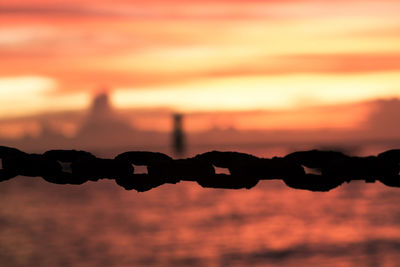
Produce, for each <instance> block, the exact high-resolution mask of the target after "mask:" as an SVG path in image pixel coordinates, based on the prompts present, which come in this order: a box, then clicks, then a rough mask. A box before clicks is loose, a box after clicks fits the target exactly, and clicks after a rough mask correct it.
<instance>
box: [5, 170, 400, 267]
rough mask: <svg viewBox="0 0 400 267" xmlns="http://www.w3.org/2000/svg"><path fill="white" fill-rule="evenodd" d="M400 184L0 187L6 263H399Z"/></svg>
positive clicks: (22, 180)
mask: <svg viewBox="0 0 400 267" xmlns="http://www.w3.org/2000/svg"><path fill="white" fill-rule="evenodd" d="M398 203H400V188H398V189H396V188H389V187H386V186H384V185H382V184H380V183H378V182H377V183H375V184H366V183H364V182H352V183H350V184H344V185H342V186H341V187H339V188H337V189H335V190H332V191H330V192H328V193H313V192H308V191H301V190H294V189H290V188H288V187H286V186H285V185H284V184H283V183H282V182H280V181H262V182H260V183H259V184H258V185H257V186H256V187H255V188H253V189H251V190H220V189H203V188H201V187H200V186H198V185H197V184H195V183H190V182H182V183H180V184H177V185H163V186H161V187H159V188H156V189H153V190H151V191H149V192H146V193H137V192H135V191H125V190H124V189H122V188H121V187H119V186H117V185H116V184H115V183H114V182H113V181H110V180H104V181H101V182H97V183H96V182H88V183H86V184H84V185H81V186H72V185H67V186H65V185H64V186H63V185H53V184H49V183H47V182H45V181H43V180H41V179H39V178H26V177H18V178H16V179H12V180H9V181H6V182H2V183H0V266H310V265H312V266H398V262H400V206H399V204H398Z"/></svg>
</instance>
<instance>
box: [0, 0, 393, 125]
mask: <svg viewBox="0 0 400 267" xmlns="http://www.w3.org/2000/svg"><path fill="white" fill-rule="evenodd" d="M399 13H400V2H399V1H394V0H380V1H378V0H366V1H360V0H347V1H344V0H340V1H320V0H309V1H306V0H299V1H294V0H286V1H239V0H237V1H178V0H175V1H170V0H165V1H125V0H113V1H105V0H100V1H92V0H90V1H77V0H71V1H54V0H53V1H45V0H30V1H3V2H1V3H0V118H9V117H16V116H26V115H30V114H38V113H43V112H51V111H59V110H70V109H74V110H76V109H82V108H85V107H87V106H88V105H89V102H90V99H91V96H92V94H93V92H94V91H95V90H98V88H99V87H101V86H108V87H110V88H112V90H110V94H111V98H112V102H113V103H114V105H115V106H117V107H120V108H129V107H136V108H160V107H166V108H170V109H171V110H179V111H182V112H200V111H206V112H210V111H221V110H222V111H226V110H230V111H249V110H250V111H251V110H263V109H265V110H275V111H282V110H296V109H299V108H307V107H310V106H311V107H312V106H324V105H338V104H346V103H352V102H360V101H367V100H372V99H377V98H391V97H400V35H399V32H400V16H399V15H398V14H399ZM304 114H305V115H304V117H303V118H302V120H303V121H309V123H310V124H313V123H314V124H315V123H320V121H321V120H316V119H312V118H311V117H313V116H316V115H315V114H314V115H313V114H310V113H307V112H305V113H304ZM341 116H343V115H341ZM351 116H353V117H355V118H354V121H357V120H359V118H358V117H357V116H359V112H358V113H357V112H355V113H352V114H351V113H350V114H347V116H346V117H347V118H346V119H347V121H348V117H351ZM316 117H318V116H316ZM356 117H357V118H356ZM340 118H341V117H340V116H339V117H338V119H339V120H340ZM342 118H343V117H342ZM296 120H298V118H295V117H294V118H293V119H292V122H295V121H296ZM253 121H254V124H257V120H256V119H254V120H253ZM289 122H290V120H289ZM276 123H279V122H276ZM344 124H345V123H344Z"/></svg>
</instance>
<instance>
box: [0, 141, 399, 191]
mask: <svg viewBox="0 0 400 267" xmlns="http://www.w3.org/2000/svg"><path fill="white" fill-rule="evenodd" d="M0 159H1V160H2V169H0V181H4V180H8V179H11V178H13V177H16V176H18V175H22V176H29V177H42V178H43V179H44V180H46V181H48V182H51V183H56V184H82V183H85V182H87V181H98V180H99V179H113V180H115V181H116V183H117V184H118V185H120V186H122V187H124V188H125V189H127V190H131V189H135V190H137V191H139V192H144V191H147V190H150V189H152V188H155V187H157V186H160V185H162V184H165V183H172V184H176V183H178V182H180V181H195V182H197V183H198V184H199V185H201V186H202V187H212V188H227V189H240V188H247V189H250V188H252V187H254V186H255V185H256V184H257V183H258V181H259V180H272V179H282V180H283V181H284V182H285V184H286V185H288V186H290V187H292V188H296V189H307V190H311V191H329V190H331V189H333V188H335V187H338V186H339V185H341V184H342V183H344V182H350V181H351V180H365V181H366V182H375V181H376V180H378V181H380V182H382V183H383V184H385V185H387V186H394V187H400V177H399V171H400V165H399V164H400V150H389V151H386V152H383V153H381V154H379V155H377V156H369V157H351V156H347V155H345V154H343V153H341V152H335V151H319V150H310V151H299V152H294V153H291V154H288V155H286V156H285V157H274V158H271V159H269V158H259V157H256V156H253V155H250V154H245V153H238V152H219V151H212V152H207V153H203V154H199V155H197V156H195V157H192V158H186V159H173V158H171V157H169V156H167V155H165V154H162V153H157V152H144V151H130V152H125V153H122V154H119V155H118V156H116V157H115V158H114V159H103V158H98V157H96V156H94V155H93V154H91V153H89V152H86V151H77V150H49V151H47V152H45V153H43V154H28V153H25V152H22V151H20V150H18V149H15V148H10V147H5V146H0ZM135 166H146V167H147V173H146V174H139V173H135ZM215 167H220V168H227V169H228V170H229V174H222V173H216V171H215ZM306 170H307V172H306ZM309 170H314V171H313V173H309Z"/></svg>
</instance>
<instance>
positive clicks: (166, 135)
mask: <svg viewBox="0 0 400 267" xmlns="http://www.w3.org/2000/svg"><path fill="white" fill-rule="evenodd" d="M399 11H400V2H399V1H396V0H380V1H378V0H365V1H361V0H347V1H344V0H339V1H323V0H285V1H275V0H270V1H259V0H250V1H240V0H234V1H225V0H217V1H208V0H205V1H204V0H203V1H181V0H164V1H157V0H150V1H145V2H144V1H136V0H133V1H127V0H113V1H109V0H100V1H99V0H97V1H92V0H86V1H77V0H69V1H47V0H26V1H3V2H1V3H0V145H6V146H13V147H17V148H19V149H22V150H24V151H27V152H39V153H41V152H44V151H46V150H47V149H54V148H60V149H85V150H89V151H91V152H93V153H94V154H95V155H97V156H101V157H114V156H115V155H117V154H118V153H121V152H124V151H127V150H148V151H159V152H164V153H167V154H169V155H172V156H174V157H189V156H193V155H195V154H197V153H202V152H206V151H209V150H214V149H216V150H222V151H230V150H233V151H239V152H245V153H251V154H254V155H256V156H260V157H272V156H283V155H285V154H287V153H290V152H292V151H295V150H300V149H313V148H318V149H334V150H340V151H343V152H345V153H348V154H351V155H370V154H376V153H379V152H382V151H383V150H386V149H389V148H396V147H400V126H399V123H398V121H399V114H400V36H399V32H400V17H399V16H398V13H399ZM398 190H399V189H396V188H388V187H385V186H383V185H382V184H379V183H378V182H377V183H375V184H365V183H363V182H351V183H350V184H345V185H342V186H341V187H339V188H337V189H335V190H333V191H331V192H328V193H311V192H307V191H298V190H294V189H290V188H287V187H285V186H284V185H282V183H281V182H279V181H263V182H260V183H259V184H258V185H257V186H256V187H255V188H253V189H251V190H217V189H202V188H200V187H199V186H198V185H197V184H194V183H190V182H182V183H180V184H177V185H163V186H161V187H159V188H156V189H153V190H151V191H150V192H146V193H140V194H138V193H136V192H129V191H125V190H123V189H122V188H120V187H118V186H117V185H116V184H115V183H113V182H111V181H101V182H97V183H92V182H88V183H86V184H84V185H81V186H72V185H70V186H61V185H52V184H48V183H46V182H44V181H42V180H41V179H32V178H27V177H18V178H17V179H12V180H9V181H5V182H2V183H1V184H0V192H1V193H0V203H2V204H0V262H6V263H7V264H6V266H50V265H54V266H188V265H191V266H196V265H198V266H244V265H249V266H282V265H285V266H308V265H310V264H313V265H314V264H315V265H319V266H396V264H397V262H398V261H399V260H400V256H399V255H400V254H399V252H400V241H398V240H399V239H398V238H399V237H400V229H399V226H400V209H399V208H398V207H397V206H396V203H398V202H399V201H400V194H399V193H400V191H398Z"/></svg>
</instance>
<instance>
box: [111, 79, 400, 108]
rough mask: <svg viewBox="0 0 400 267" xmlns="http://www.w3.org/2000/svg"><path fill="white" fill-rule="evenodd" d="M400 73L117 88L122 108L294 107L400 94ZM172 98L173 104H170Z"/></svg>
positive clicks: (116, 93) (117, 99) (117, 100)
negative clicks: (149, 87) (165, 86)
mask: <svg viewBox="0 0 400 267" xmlns="http://www.w3.org/2000/svg"><path fill="white" fill-rule="evenodd" d="M397 84H400V72H392V73H390V72H389V73H375V74H370V75H367V76H366V75H363V74H358V75H317V74H313V75H312V74H310V75H279V76H271V77H259V76H249V77H238V78H229V79H228V78H227V79H219V80H208V81H204V82H201V83H200V82H198V83H193V84H190V83H189V84H185V85H182V86H177V87H167V88H156V89H142V90H140V89H137V88H136V89H131V90H129V89H127V88H120V89H118V88H117V89H116V90H115V91H114V93H113V102H114V104H115V105H116V106H117V107H121V108H127V107H132V106H134V107H142V108H143V107H159V106H164V107H170V108H175V109H178V110H181V111H186V112H187V111H196V110H208V111H212V110H255V109H293V108H296V107H299V106H304V107H306V106H314V105H325V104H328V105H332V104H338V103H349V102H357V101H362V100H371V99H375V98H391V97H400V88H398V87H397V86H396V85H397ZM171 103H172V104H171Z"/></svg>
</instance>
